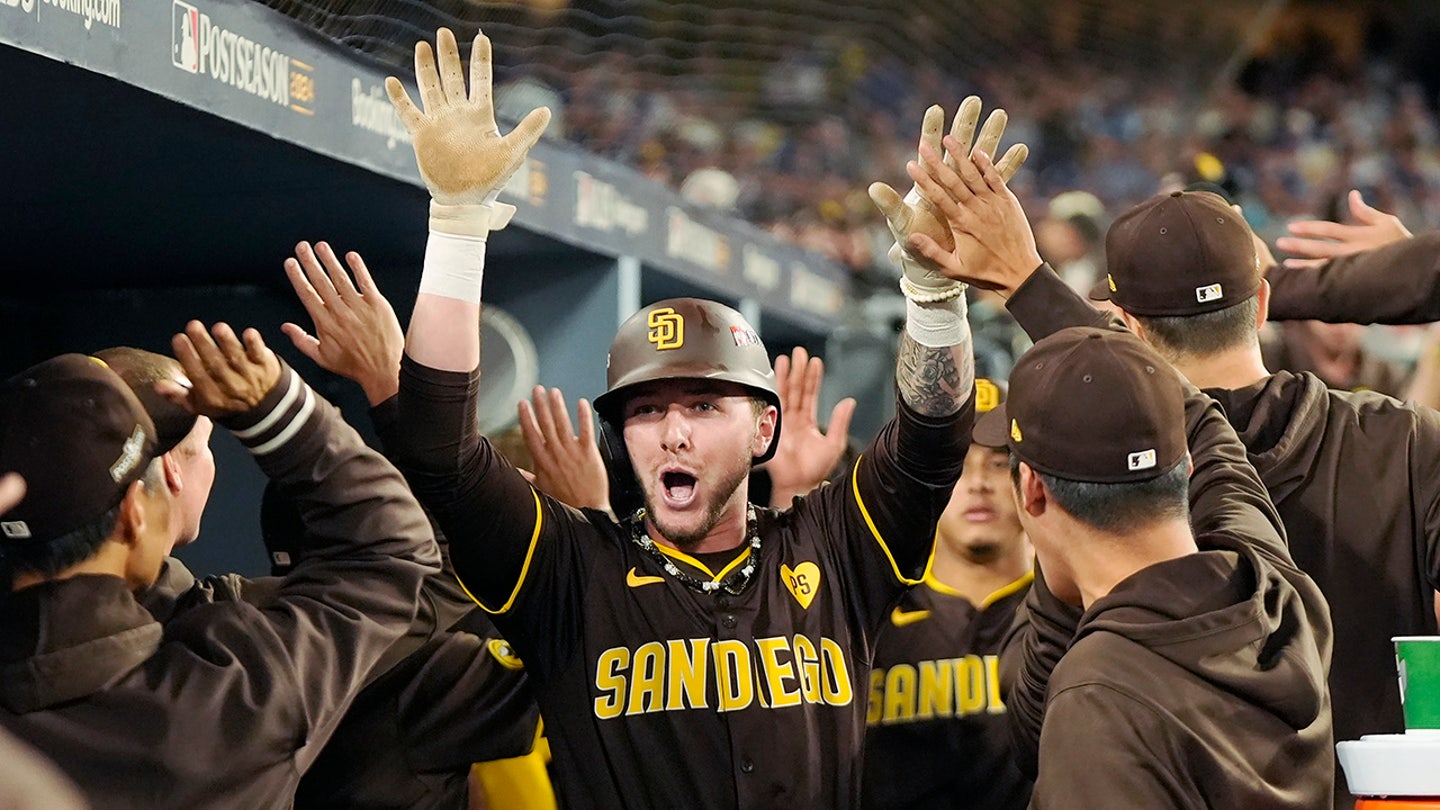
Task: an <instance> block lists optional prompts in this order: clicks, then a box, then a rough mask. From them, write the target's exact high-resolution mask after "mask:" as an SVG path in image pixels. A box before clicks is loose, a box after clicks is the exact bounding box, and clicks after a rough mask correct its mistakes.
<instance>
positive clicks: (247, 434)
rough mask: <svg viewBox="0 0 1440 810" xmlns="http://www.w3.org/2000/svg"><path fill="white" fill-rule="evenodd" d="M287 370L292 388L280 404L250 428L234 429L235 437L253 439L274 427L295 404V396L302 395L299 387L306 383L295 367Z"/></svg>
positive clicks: (281, 399)
mask: <svg viewBox="0 0 1440 810" xmlns="http://www.w3.org/2000/svg"><path fill="white" fill-rule="evenodd" d="M286 371H287V374H286V377H287V378H288V382H289V383H290V390H289V391H286V392H285V395H284V396H283V397H281V398H280V404H278V405H276V406H275V410H273V411H271V412H270V413H268V414H266V416H265V418H264V419H261V420H260V421H259V422H256V423H255V424H253V425H251V426H250V427H248V428H245V429H244V430H236V431H233V432H234V434H235V438H237V439H240V440H241V441H244V440H245V439H253V438H255V437H256V436H259V435H260V434H261V433H264V432H265V431H267V430H269V429H270V428H271V427H273V426H274V425H275V423H276V422H278V421H280V418H281V417H282V416H284V415H285V411H287V410H289V408H290V406H291V405H292V404H294V402H295V398H296V397H298V396H300V390H299V389H301V388H304V387H305V385H304V383H302V382H300V381H299V380H298V379H296V377H295V369H293V368H291V369H286Z"/></svg>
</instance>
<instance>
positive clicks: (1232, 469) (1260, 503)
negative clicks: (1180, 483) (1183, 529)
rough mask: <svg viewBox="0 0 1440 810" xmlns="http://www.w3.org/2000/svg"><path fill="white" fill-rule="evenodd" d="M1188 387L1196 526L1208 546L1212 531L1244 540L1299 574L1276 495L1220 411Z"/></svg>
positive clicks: (1193, 519)
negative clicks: (1208, 535)
mask: <svg viewBox="0 0 1440 810" xmlns="http://www.w3.org/2000/svg"><path fill="white" fill-rule="evenodd" d="M1184 385H1185V389H1186V390H1185V429H1186V434H1187V436H1188V440H1189V445H1190V458H1191V461H1192V463H1194V465H1195V470H1194V471H1193V472H1192V473H1191V474H1190V525H1191V526H1192V527H1193V529H1194V531H1195V536H1196V538H1197V539H1198V540H1199V541H1200V544H1201V547H1202V548H1203V547H1204V537H1205V535H1207V534H1210V533H1212V532H1214V533H1224V534H1228V535H1230V536H1232V537H1237V538H1240V539H1242V540H1244V541H1245V542H1246V543H1248V544H1250V545H1251V546H1254V547H1255V548H1256V550H1258V551H1259V552H1260V553H1261V554H1263V555H1264V556H1266V557H1268V558H1269V559H1270V560H1271V561H1272V562H1275V563H1277V564H1279V565H1281V566H1282V567H1284V568H1289V569H1294V568H1295V562H1294V560H1292V559H1291V557H1290V548H1289V546H1288V545H1287V541H1286V537H1285V525H1284V524H1283V523H1282V522H1281V520H1280V513H1279V511H1278V510H1276V508H1275V504H1274V503H1272V502H1271V500H1270V493H1269V491H1267V490H1266V489H1265V485H1264V484H1263V483H1261V481H1260V475H1259V473H1257V472H1255V468H1254V467H1252V466H1251V465H1250V460H1249V458H1248V457H1247V456H1246V453H1245V445H1244V444H1243V443H1241V441H1240V437H1239V436H1238V435H1236V433H1235V429H1234V428H1233V427H1231V426H1230V423H1229V422H1228V421H1226V419H1225V415H1224V413H1223V412H1221V410H1220V406H1219V405H1218V404H1217V403H1216V402H1215V400H1213V399H1211V398H1210V397H1209V396H1206V395H1205V394H1204V393H1203V392H1201V391H1200V390H1199V389H1197V388H1195V387H1194V386H1192V385H1190V384H1189V383H1184Z"/></svg>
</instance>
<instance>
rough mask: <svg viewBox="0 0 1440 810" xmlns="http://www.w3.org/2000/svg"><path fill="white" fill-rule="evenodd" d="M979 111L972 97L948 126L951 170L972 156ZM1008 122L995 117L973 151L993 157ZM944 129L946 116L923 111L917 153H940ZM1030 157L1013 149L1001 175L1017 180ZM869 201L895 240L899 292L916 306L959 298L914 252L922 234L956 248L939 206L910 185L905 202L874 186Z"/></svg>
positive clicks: (939, 273)
mask: <svg viewBox="0 0 1440 810" xmlns="http://www.w3.org/2000/svg"><path fill="white" fill-rule="evenodd" d="M980 109H981V103H980V99H979V97H978V96H970V97H968V98H966V99H965V101H963V102H962V103H961V104H960V109H959V110H958V111H956V113H955V120H954V122H953V123H952V124H951V127H950V137H949V140H948V143H953V145H948V146H946V148H947V149H949V150H950V151H949V152H948V153H947V154H946V156H945V161H946V162H947V163H948V164H950V165H952V166H953V165H955V162H956V161H957V159H958V160H963V159H964V158H965V156H967V155H969V154H970V153H971V150H972V147H971V143H970V139H971V137H972V136H973V135H974V133H975V124H976V123H977V122H978V121H979V120H980ZM1008 120H1009V119H1008V117H1007V115H1006V113H1005V111H1004V110H995V111H993V112H991V113H990V117H989V118H987V119H986V121H985V125H984V127H982V128H981V130H980V136H979V138H978V139H977V140H976V141H975V144H974V147H973V149H975V150H980V151H984V152H985V153H986V154H993V153H994V151H995V148H996V147H997V146H998V145H999V143H1000V137H1001V135H1003V134H1004V132H1005V124H1006V123H1007V122H1008ZM944 125H945V113H944V110H942V109H941V108H940V107H939V106H938V105H937V106H933V107H931V108H930V109H928V110H926V111H925V119H924V122H923V124H922V126H921V131H920V147H919V153H920V154H921V155H923V154H924V152H925V150H926V149H927V148H928V149H930V150H932V151H934V152H937V153H938V152H939V151H940V149H941V145H942V141H941V135H942V133H943V129H944ZM1029 153H1030V150H1029V148H1028V147H1026V146H1025V145H1024V144H1015V145H1014V146H1012V147H1010V149H1009V150H1008V151H1007V152H1006V153H1005V156H1004V157H1003V158H1002V159H1001V161H1000V171H1001V174H1002V176H1003V177H1005V178H1006V179H1009V178H1010V177H1012V176H1014V174H1015V172H1016V171H1017V170H1018V169H1019V168H1020V166H1021V165H1022V164H1023V163H1024V162H1025V158H1026V157H1027V156H1028V155H1029ZM870 199H871V200H873V201H874V202H875V205H876V206H877V207H878V208H879V209H880V212H881V213H883V214H884V215H885V220H886V223H887V224H888V225H889V226H890V233H891V234H892V235H893V236H894V237H895V246H894V247H892V248H891V250H890V259H891V261H895V262H898V263H899V264H900V266H901V269H902V270H903V271H904V277H903V280H902V283H901V288H902V289H903V290H904V291H905V293H906V295H907V296H910V297H911V298H913V299H915V300H917V301H930V300H944V298H947V297H953V296H954V295H956V294H958V293H957V292H955V291H956V290H957V289H958V287H957V285H956V284H955V281H954V280H953V279H952V278H949V277H946V276H945V274H944V273H943V272H942V271H941V268H940V266H939V265H938V264H936V263H935V262H934V261H932V260H930V259H928V258H927V257H925V256H923V255H921V254H919V253H917V252H916V251H915V250H914V249H913V248H912V247H911V236H912V235H914V234H923V235H925V236H926V237H928V238H929V239H930V240H931V241H933V242H935V243H937V244H939V245H941V246H943V247H944V248H945V249H946V250H953V249H954V239H953V238H952V236H951V233H950V226H949V224H948V223H947V222H946V221H945V217H944V216H943V215H941V214H940V212H939V211H937V210H936V208H935V206H934V205H933V204H932V203H931V202H930V201H928V200H927V199H926V198H925V197H924V195H923V194H922V193H921V190H920V186H919V185H918V184H916V185H914V186H912V187H911V189H910V192H909V194H907V195H906V196H905V197H904V198H901V196H900V194H899V193H898V192H896V191H895V189H893V188H891V187H890V186H888V185H886V184H885V183H873V184H871V186H870Z"/></svg>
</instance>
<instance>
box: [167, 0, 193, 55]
mask: <svg viewBox="0 0 1440 810" xmlns="http://www.w3.org/2000/svg"><path fill="white" fill-rule="evenodd" d="M170 8H171V20H172V21H171V23H170V63H171V64H173V65H174V66H175V67H177V68H180V69H181V70H184V71H187V72H189V73H199V72H200V11H199V10H198V9H196V8H195V7H194V6H192V5H190V4H189V3H182V2H180V0H173V2H172V4H171V6H170Z"/></svg>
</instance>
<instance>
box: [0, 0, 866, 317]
mask: <svg viewBox="0 0 1440 810" xmlns="http://www.w3.org/2000/svg"><path fill="white" fill-rule="evenodd" d="M457 33H458V34H459V35H461V36H465V35H466V32H457ZM4 46H10V47H16V48H20V49H22V50H26V51H30V52H32V53H36V54H40V55H42V56H46V57H49V58H52V59H56V60H59V61H63V62H66V63H69V64H73V65H76V66H78V67H80V68H84V69H86V70H90V71H92V72H95V73H99V74H102V75H106V76H110V77H112V78H115V79H118V80H120V81H123V82H126V83H128V84H132V85H135V86H137V87H141V88H144V89H146V90H148V91H150V92H153V93H156V94H158V95H160V96H163V97H165V98H169V99H172V100H174V101H177V102H179V103H181V104H185V105H187V106H190V107H194V108H197V109H200V110H204V111H206V112H209V113H211V114H213V115H216V116H218V117H220V118H224V119H227V120H229V121H233V122H235V123H237V124H240V125H242V126H246V127H249V128H251V129H255V130H257V131H259V132H262V133H265V134H266V135H269V136H272V137H275V138H278V139H280V140H283V141H288V142H290V143H294V144H297V145H300V146H302V147H305V148H306V149H309V150H311V151H313V152H316V153H319V154H323V155H327V156H329V157H332V158H334V159H336V160H340V161H344V162H346V163H351V164H355V165H358V166H363V167H365V168H367V169H370V170H372V171H375V172H378V173H380V174H382V175H386V176H389V177H393V178H396V179H400V180H403V181H406V182H410V183H413V184H415V185H417V186H418V185H423V184H422V183H421V180H420V176H419V173H418V171H417V170H416V168H415V159H414V156H413V155H412V153H411V151H410V148H409V133H407V132H406V131H405V127H404V126H403V125H402V124H401V123H400V119H399V117H398V116H397V115H396V114H395V112H394V110H393V109H392V108H391V106H390V100H389V98H388V97H387V95H386V94H385V87H384V82H385V76H386V75H387V73H386V70H385V69H383V68H381V67H379V66H377V65H374V64H372V63H369V62H367V61H366V60H365V59H364V58H363V57H359V56H357V55H355V54H352V53H350V52H348V51H346V50H345V49H343V48H341V47H339V46H334V45H331V44H330V43H327V42H324V41H322V40H320V39H319V38H318V37H316V36H315V35H313V34H312V33H310V32H308V31H306V30H304V29H303V28H302V27H300V26H299V25H298V24H296V23H295V22H293V21H292V20H290V19H289V18H288V17H285V16H284V15H282V14H280V13H279V12H276V11H273V10H271V9H269V8H266V7H264V6H262V5H260V4H259V3H255V2H251V1H250V0H0V47H4ZM401 80H402V81H404V82H406V84H407V85H410V86H411V95H412V97H414V98H418V94H416V93H415V91H414V89H413V77H410V76H408V75H403V76H401ZM502 196H503V198H504V199H506V200H507V201H508V202H511V203H513V204H514V205H515V206H516V207H517V209H518V211H517V214H516V217H515V221H516V222H517V223H518V224H520V225H522V226H524V227H525V228H527V229H529V230H532V231H536V232H539V233H543V234H545V235H547V236H551V237H553V238H556V239H559V240H561V241H565V242H569V243H571V244H575V245H580V246H583V247H586V248H589V249H592V250H596V251H598V252H601V253H605V254H608V255H612V256H629V257H633V258H635V259H638V260H639V261H640V262H641V264H642V265H644V266H646V267H649V268H652V269H655V270H659V271H661V272H665V273H670V274H673V275H676V276H679V277H682V278H684V279H685V280H686V281H687V283H690V284H695V285H698V286H700V287H703V288H708V289H710V290H713V291H714V292H715V293H716V294H721V295H727V296H731V297H734V298H737V299H746V298H748V299H753V300H756V301H758V302H759V303H760V304H761V306H762V307H763V308H764V309H766V310H770V311H773V312H778V314H781V315H783V316H784V317H786V318H788V319H790V320H792V321H794V322H796V323H797V324H805V325H809V326H812V327H814V328H817V329H820V330H826V329H827V328H828V326H829V325H830V323H831V321H832V319H833V318H834V316H836V315H837V314H838V312H839V310H840V308H841V306H842V304H843V302H844V289H845V278H846V273H845V271H844V270H843V268H841V267H839V266H838V265H835V264H834V263H832V262H830V261H828V260H827V259H825V258H823V257H820V256H817V255H815V254H811V253H808V252H805V251H802V250H800V249H798V248H796V247H794V246H791V245H787V244H783V243H781V242H779V241H777V240H776V239H774V238H773V237H771V236H770V235H769V234H767V233H764V232H763V231H761V230H759V229H758V228H755V227H752V226H750V225H749V224H747V223H743V222H738V221H736V220H734V219H731V218H729V217H726V216H723V215H720V214H718V213H716V212H713V211H706V210H702V209H698V208H696V207H694V206H691V205H689V204H688V203H686V202H684V201H683V200H681V198H680V197H679V196H678V195H677V194H675V193H673V192H671V191H670V190H668V189H666V188H663V187H661V186H659V185H657V184H655V183H654V182H652V181H650V180H647V179H645V178H644V177H642V176H641V175H639V174H638V173H637V172H635V171H633V170H631V169H630V168H628V167H625V166H621V165H619V164H615V163H612V162H609V161H605V160H601V159H599V158H596V157H594V156H591V155H587V154H584V153H582V152H580V151H579V150H577V149H574V148H571V147H567V146H564V145H558V144H555V143H552V142H547V141H542V142H541V143H540V144H538V145H537V146H536V147H535V149H534V150H533V151H532V152H531V157H530V159H529V160H528V161H527V162H526V165H525V166H524V167H523V168H522V170H521V171H520V172H518V173H517V174H516V175H515V177H514V178H513V179H512V180H511V181H510V184H509V186H507V188H506V190H505V193H504V194H503V195H502Z"/></svg>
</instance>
